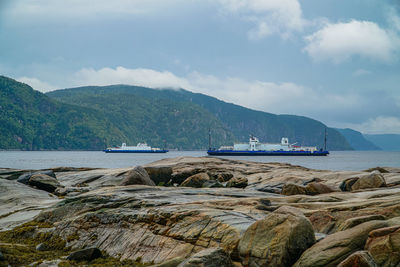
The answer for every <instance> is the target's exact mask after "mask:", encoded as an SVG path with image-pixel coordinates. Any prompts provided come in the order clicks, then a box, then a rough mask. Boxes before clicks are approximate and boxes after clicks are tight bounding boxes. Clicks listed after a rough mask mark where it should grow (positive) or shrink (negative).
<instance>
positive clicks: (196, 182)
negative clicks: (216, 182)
mask: <svg viewBox="0 0 400 267" xmlns="http://www.w3.org/2000/svg"><path fill="white" fill-rule="evenodd" d="M209 180H210V176H208V174H207V173H205V172H202V173H197V174H194V175H192V176H190V177H188V178H186V180H185V181H183V182H182V183H181V186H187V187H197V188H200V187H202V186H203V184H204V183H205V182H207V181H209Z"/></svg>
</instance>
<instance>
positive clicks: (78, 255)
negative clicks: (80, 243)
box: [67, 248, 103, 261]
mask: <svg viewBox="0 0 400 267" xmlns="http://www.w3.org/2000/svg"><path fill="white" fill-rule="evenodd" d="M102 256H103V255H102V254H101V251H100V249H98V248H85V249H81V250H78V251H75V252H72V253H71V254H69V256H68V257H67V260H71V261H91V260H95V259H97V258H101V257H102Z"/></svg>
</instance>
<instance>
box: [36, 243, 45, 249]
mask: <svg viewBox="0 0 400 267" xmlns="http://www.w3.org/2000/svg"><path fill="white" fill-rule="evenodd" d="M47 249H48V248H47V246H46V244H44V243H40V244H39V245H37V246H36V250H37V251H46V250H47Z"/></svg>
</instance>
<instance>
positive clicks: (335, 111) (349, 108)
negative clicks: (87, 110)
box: [69, 67, 400, 127]
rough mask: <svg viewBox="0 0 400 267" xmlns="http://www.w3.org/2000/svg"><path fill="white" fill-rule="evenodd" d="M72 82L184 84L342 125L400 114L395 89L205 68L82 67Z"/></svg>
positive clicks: (233, 99)
mask: <svg viewBox="0 0 400 267" xmlns="http://www.w3.org/2000/svg"><path fill="white" fill-rule="evenodd" d="M69 84H70V85H72V86H84V85H110V84H130V85H139V86H145V87H151V88H175V89H179V88H183V89H187V90H190V91H193V92H197V93H203V94H206V95H210V96H213V97H217V98H219V99H221V100H224V101H226V102H231V103H235V104H238V105H242V106H245V107H248V108H252V109H256V110H262V111H265V112H271V113H277V114H295V115H303V116H308V117H312V118H315V119H318V120H323V121H324V122H326V123H328V124H335V125H336V126H338V127H341V126H343V125H344V124H345V123H356V122H358V121H363V120H367V119H368V118H370V117H377V116H379V115H381V114H386V115H391V114H398V113H399V109H400V107H399V106H398V105H397V104H396V103H395V99H394V98H393V96H392V95H390V94H385V93H383V92H378V93H376V97H375V96H372V97H371V95H370V94H367V93H365V92H361V93H355V92H342V93H341V92H330V91H329V90H327V89H326V88H325V89H324V90H322V89H321V90H316V89H314V88H310V87H306V86H302V85H299V84H296V83H292V82H281V83H276V82H268V81H259V80H246V79H242V78H238V77H224V78H221V77H216V76H214V75H207V74H204V73H200V72H191V73H189V74H187V75H185V76H177V75H175V74H174V73H172V72H169V71H157V70H152V69H143V68H140V69H128V68H124V67H117V68H102V69H98V70H96V69H82V70H80V71H78V72H77V73H75V74H74V75H73V77H72V79H71V81H70V82H69Z"/></svg>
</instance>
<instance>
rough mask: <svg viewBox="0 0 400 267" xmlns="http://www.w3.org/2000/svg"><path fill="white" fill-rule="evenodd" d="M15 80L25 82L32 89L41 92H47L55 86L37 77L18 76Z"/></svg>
mask: <svg viewBox="0 0 400 267" xmlns="http://www.w3.org/2000/svg"><path fill="white" fill-rule="evenodd" d="M16 80H17V81H19V82H22V83H26V84H27V85H29V86H30V87H32V88H33V89H35V90H37V91H41V92H49V91H52V90H54V89H56V87H55V86H53V85H51V84H49V83H47V82H43V81H41V80H39V79H37V78H30V77H20V78H17V79H16Z"/></svg>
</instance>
